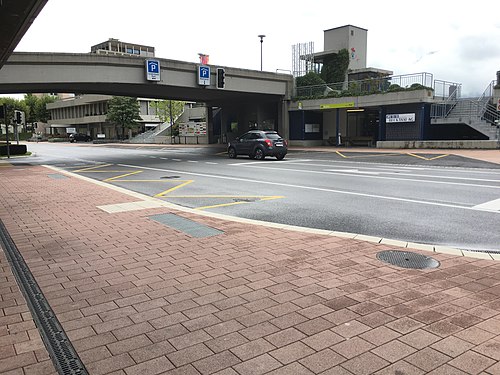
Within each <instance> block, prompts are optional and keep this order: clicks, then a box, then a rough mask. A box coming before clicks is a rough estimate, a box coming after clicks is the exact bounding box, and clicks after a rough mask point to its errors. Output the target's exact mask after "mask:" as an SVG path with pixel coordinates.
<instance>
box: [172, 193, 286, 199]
mask: <svg viewBox="0 0 500 375" xmlns="http://www.w3.org/2000/svg"><path fill="white" fill-rule="evenodd" d="M169 197H170V198H260V200H264V199H267V200H269V199H279V198H285V197H284V196H282V195H273V196H265V195H216V194H207V195H170V196H169Z"/></svg>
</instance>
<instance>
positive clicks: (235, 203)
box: [194, 202, 250, 211]
mask: <svg viewBox="0 0 500 375" xmlns="http://www.w3.org/2000/svg"><path fill="white" fill-rule="evenodd" d="M246 203H250V202H232V203H222V204H214V205H212V206H203V207H196V208H194V210H200V211H201V210H206V209H207V208H216V207H227V206H234V205H237V204H246Z"/></svg>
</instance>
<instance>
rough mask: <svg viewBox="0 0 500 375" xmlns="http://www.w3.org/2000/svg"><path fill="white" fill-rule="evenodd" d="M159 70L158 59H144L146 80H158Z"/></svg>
mask: <svg viewBox="0 0 500 375" xmlns="http://www.w3.org/2000/svg"><path fill="white" fill-rule="evenodd" d="M160 70H161V69H160V62H159V61H158V60H146V79H147V80H148V81H159V80H160Z"/></svg>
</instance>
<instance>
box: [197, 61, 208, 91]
mask: <svg viewBox="0 0 500 375" xmlns="http://www.w3.org/2000/svg"><path fill="white" fill-rule="evenodd" d="M198 85H201V86H209V85H210V67H209V66H207V65H198Z"/></svg>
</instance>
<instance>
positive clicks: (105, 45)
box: [90, 38, 155, 57]
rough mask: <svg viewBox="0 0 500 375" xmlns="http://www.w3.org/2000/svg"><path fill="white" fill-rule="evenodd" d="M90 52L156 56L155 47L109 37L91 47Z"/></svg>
mask: <svg viewBox="0 0 500 375" xmlns="http://www.w3.org/2000/svg"><path fill="white" fill-rule="evenodd" d="M90 53H97V54H105V55H131V56H138V57H139V56H140V57H154V56H155V48H154V47H151V46H145V45H142V44H135V43H129V42H121V41H120V40H119V39H114V38H109V39H108V40H107V41H105V42H102V43H99V44H96V45H94V46H92V47H90Z"/></svg>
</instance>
